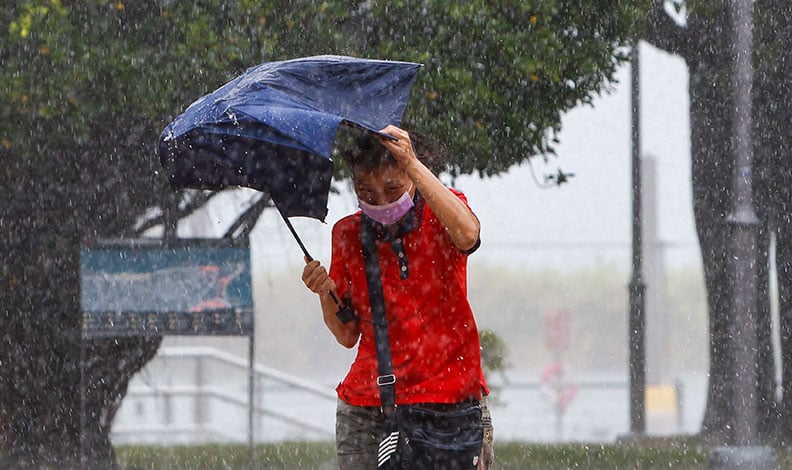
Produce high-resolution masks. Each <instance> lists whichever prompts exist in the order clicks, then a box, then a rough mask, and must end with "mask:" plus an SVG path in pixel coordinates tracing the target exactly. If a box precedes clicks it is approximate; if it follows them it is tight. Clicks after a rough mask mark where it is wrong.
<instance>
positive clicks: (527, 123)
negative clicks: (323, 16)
mask: <svg viewBox="0 0 792 470" xmlns="http://www.w3.org/2000/svg"><path fill="white" fill-rule="evenodd" d="M645 5H646V2H643V1H642V2H602V1H584V2H580V1H562V0H555V1H546V0H541V1H539V0H533V1H524V0H520V1H510V2H487V1H483V0H479V1H470V2H462V3H448V2H444V1H428V0H401V1H392V2H373V7H372V10H371V11H370V12H369V14H368V15H367V16H366V21H365V25H366V26H365V28H363V29H362V30H361V31H358V34H357V36H356V38H357V41H356V44H357V51H358V52H359V53H361V54H363V55H378V56H381V57H386V58H390V59H399V60H410V61H415V62H420V63H423V64H425V68H424V69H423V70H422V72H421V75H420V79H419V81H418V83H417V85H416V87H415V89H414V91H413V96H412V100H411V103H410V106H409V107H408V111H407V115H406V122H407V125H408V126H409V127H411V128H414V129H415V130H417V131H420V132H423V133H426V134H427V135H429V136H430V137H431V138H433V139H435V140H438V141H440V142H444V143H447V144H448V146H449V150H450V153H451V154H452V155H453V156H454V160H453V161H452V162H450V163H449V164H448V165H447V167H446V169H447V170H448V171H449V172H450V173H452V174H460V173H473V172H479V173H480V174H486V175H492V174H496V173H498V172H502V171H505V170H507V169H508V168H509V167H510V166H511V165H513V164H515V163H519V162H520V161H522V160H524V159H526V158H529V157H531V156H533V155H536V154H547V153H552V150H553V145H554V144H555V143H556V133H557V132H558V131H559V130H560V126H561V115H562V113H563V112H565V111H567V110H569V109H571V108H573V107H575V106H577V105H579V104H581V103H584V104H585V103H590V102H591V99H592V97H593V96H595V95H596V94H598V93H600V92H602V91H603V90H604V89H606V87H607V83H608V81H609V80H611V79H612V78H613V75H614V72H615V70H616V68H617V66H618V64H619V63H621V62H622V61H624V60H626V58H627V56H626V52H627V49H626V48H625V46H626V45H627V44H629V42H630V38H631V36H632V34H633V33H634V25H635V21H636V19H637V18H638V17H639V16H640V11H641V8H642V6H645Z"/></svg>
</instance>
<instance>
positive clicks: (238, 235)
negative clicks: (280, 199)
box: [223, 194, 273, 241]
mask: <svg viewBox="0 0 792 470" xmlns="http://www.w3.org/2000/svg"><path fill="white" fill-rule="evenodd" d="M272 205H273V204H272V198H270V196H269V194H263V195H262V196H261V198H259V200H258V201H256V202H255V203H254V204H253V205H252V206H250V207H248V208H247V210H245V212H243V213H242V214H241V215H240V216H239V217H238V218H237V219H236V220H235V221H234V223H233V224H231V226H230V227H229V228H228V230H226V233H225V235H223V238H225V239H226V240H233V241H239V240H246V239H247V238H248V236H250V232H251V231H252V230H253V227H255V226H256V222H257V221H258V218H259V216H260V215H261V213H262V212H264V209H266V208H267V207H271V206H272Z"/></svg>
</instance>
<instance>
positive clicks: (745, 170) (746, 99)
mask: <svg viewBox="0 0 792 470" xmlns="http://www.w3.org/2000/svg"><path fill="white" fill-rule="evenodd" d="M730 7H731V9H732V11H731V14H732V22H733V28H734V53H735V56H736V63H735V68H734V76H733V77H734V78H733V83H732V86H733V90H734V107H733V110H734V122H733V124H732V126H733V133H732V148H733V152H734V159H735V165H734V175H733V180H732V188H733V190H734V201H733V205H732V211H731V213H730V214H729V216H728V218H727V221H728V223H729V224H730V225H731V229H732V233H733V236H732V247H731V248H732V254H733V256H731V257H730V259H731V260H732V262H733V265H732V270H733V271H732V274H733V277H732V279H733V281H732V282H733V284H732V286H731V287H732V296H733V307H732V308H733V312H734V315H733V316H732V319H733V320H732V321H733V324H732V325H731V327H732V331H731V333H732V341H733V350H734V354H735V361H734V365H735V367H736V370H735V372H736V374H735V375H734V378H735V380H734V403H733V406H734V408H733V409H734V412H735V423H734V426H735V428H734V435H735V444H737V445H752V444H755V443H756V436H757V432H756V431H757V429H756V425H757V423H758V421H757V399H756V398H757V397H756V383H757V357H758V355H757V352H756V345H757V341H756V313H757V312H756V300H757V293H756V286H757V279H756V276H757V272H756V244H757V229H758V223H759V221H758V219H757V217H756V213H755V212H754V208H753V203H752V201H753V194H752V192H753V185H752V175H751V172H752V165H753V149H752V145H753V139H752V135H751V125H752V117H751V112H752V108H753V107H752V103H751V88H752V86H753V66H752V63H751V58H752V55H753V54H752V53H753V36H752V31H751V29H752V28H751V23H752V12H753V1H752V0H732V2H730Z"/></svg>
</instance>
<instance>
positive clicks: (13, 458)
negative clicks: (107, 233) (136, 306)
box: [0, 158, 161, 469]
mask: <svg viewBox="0 0 792 470" xmlns="http://www.w3.org/2000/svg"><path fill="white" fill-rule="evenodd" d="M53 159H54V158H53ZM64 161H66V160H65V159H64V160H62V161H61V163H60V165H61V166H62V167H68V164H64ZM4 163H7V162H4ZM17 163H19V162H17ZM0 170H2V172H3V173H4V177H5V178H6V179H5V181H4V184H3V186H4V187H3V188H2V189H3V191H2V197H3V199H4V200H3V201H0V202H2V205H1V206H0V227H2V229H1V231H0V256H1V257H2V259H3V265H2V267H0V273H2V277H0V321H1V322H2V324H1V325H0V367H1V368H2V373H0V455H2V457H0V467H2V468H43V467H52V468H66V469H68V468H113V467H114V466H115V465H116V464H115V456H114V452H113V448H112V446H111V444H110V440H109V433H110V425H111V423H112V418H113V416H114V415H115V412H116V410H117V409H118V406H119V405H120V400H121V398H122V397H123V396H124V394H125V392H126V388H127V384H128V383H129V379H130V378H131V377H132V375H133V374H134V373H135V372H136V371H137V370H138V369H139V368H140V367H142V366H143V365H144V364H145V363H146V362H147V361H148V360H149V359H150V358H151V357H152V356H153V355H154V354H155V353H156V350H157V348H158V346H159V344H160V341H161V339H160V338H154V339H145V340H141V339H121V340H113V339H110V340H102V341H92V342H90V343H87V344H86V346H87V353H88V354H87V355H86V356H87V357H88V358H89V359H90V360H89V361H88V364H87V368H86V377H87V380H86V383H87V384H88V385H89V387H88V389H87V390H88V393H87V395H86V396H87V400H86V417H87V421H86V428H87V431H88V432H87V433H86V443H87V446H86V449H87V450H88V460H87V461H86V462H83V463H81V462H80V461H79V455H78V454H79V450H80V446H79V444H80V411H81V408H80V396H81V395H80V387H79V385H80V372H81V368H80V358H81V354H80V351H81V345H82V339H81V321H80V310H79V301H80V295H79V292H80V283H79V246H80V242H81V240H82V235H83V234H84V233H85V229H84V228H81V227H79V225H80V224H81V222H82V223H84V220H85V219H84V217H80V216H77V215H74V214H75V213H76V212H78V211H79V208H78V207H76V205H77V203H76V202H75V201H79V200H80V199H79V198H78V196H77V195H76V194H74V193H69V192H68V191H66V192H64V191H61V190H59V189H58V188H56V187H55V186H54V185H52V186H51V185H50V184H49V183H50V181H47V180H48V178H46V177H45V176H44V175H41V174H40V173H37V171H35V169H34V168H32V167H25V166H24V165H18V166H15V167H11V166H10V165H9V166H3V167H0ZM61 170H62V171H63V173H60V175H61V176H62V175H63V174H64V173H65V174H66V175H67V176H65V177H66V178H68V173H69V170H68V168H66V169H63V168H61ZM79 190H80V188H77V191H79Z"/></svg>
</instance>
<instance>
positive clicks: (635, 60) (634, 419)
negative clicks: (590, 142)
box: [628, 41, 646, 435]
mask: <svg viewBox="0 0 792 470" xmlns="http://www.w3.org/2000/svg"><path fill="white" fill-rule="evenodd" d="M639 49H640V42H638V41H636V43H635V45H634V46H633V48H632V66H631V68H632V71H631V73H632V277H631V279H630V285H629V293H630V312H629V315H630V318H629V322H628V323H629V332H628V335H629V342H630V432H631V433H632V434H633V435H641V434H643V433H644V432H645V431H646V411H645V403H644V400H645V398H644V394H645V391H646V340H645V336H646V333H645V329H646V311H645V303H646V299H645V297H646V296H645V293H646V285H645V284H644V281H643V263H642V257H641V247H642V237H641V231H642V225H641V93H640V54H639Z"/></svg>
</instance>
